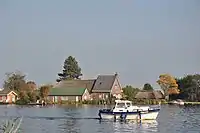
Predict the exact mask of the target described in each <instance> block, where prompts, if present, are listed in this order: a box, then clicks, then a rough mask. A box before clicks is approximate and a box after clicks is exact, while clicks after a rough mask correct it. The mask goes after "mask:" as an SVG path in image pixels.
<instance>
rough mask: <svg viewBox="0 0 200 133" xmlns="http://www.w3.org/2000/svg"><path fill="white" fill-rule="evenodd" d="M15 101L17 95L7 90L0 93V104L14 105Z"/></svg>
mask: <svg viewBox="0 0 200 133" xmlns="http://www.w3.org/2000/svg"><path fill="white" fill-rule="evenodd" d="M16 100H17V93H15V92H14V91H12V90H9V89H3V90H2V91H0V102H2V103H15V102H16Z"/></svg>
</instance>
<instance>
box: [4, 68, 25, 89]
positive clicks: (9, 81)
mask: <svg viewBox="0 0 200 133" xmlns="http://www.w3.org/2000/svg"><path fill="white" fill-rule="evenodd" d="M25 77H26V75H24V74H22V73H21V72H20V71H16V72H11V73H6V80H5V81H4V84H3V87H4V89H10V90H14V91H16V92H19V91H25V90H27V88H28V87H27V84H26V80H25Z"/></svg>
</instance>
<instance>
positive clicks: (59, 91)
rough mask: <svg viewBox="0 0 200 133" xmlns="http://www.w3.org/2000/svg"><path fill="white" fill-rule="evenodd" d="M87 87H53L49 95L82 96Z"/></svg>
mask: <svg viewBox="0 0 200 133" xmlns="http://www.w3.org/2000/svg"><path fill="white" fill-rule="evenodd" d="M85 89H86V88H67V89H66V88H51V89H50V90H49V96H82V95H83V93H84V92H85Z"/></svg>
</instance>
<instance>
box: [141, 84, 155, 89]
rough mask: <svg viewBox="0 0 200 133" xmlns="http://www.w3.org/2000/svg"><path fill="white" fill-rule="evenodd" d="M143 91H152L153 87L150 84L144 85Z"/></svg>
mask: <svg viewBox="0 0 200 133" xmlns="http://www.w3.org/2000/svg"><path fill="white" fill-rule="evenodd" d="M143 90H146V91H152V90H153V87H152V86H151V84H149V83H146V84H144V87H143Z"/></svg>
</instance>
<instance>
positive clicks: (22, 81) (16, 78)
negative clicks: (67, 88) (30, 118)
mask: <svg viewBox="0 0 200 133" xmlns="http://www.w3.org/2000/svg"><path fill="white" fill-rule="evenodd" d="M3 87H4V89H9V90H13V91H14V92H16V93H17V94H18V100H17V101H16V103H17V104H28V103H31V102H36V100H42V99H45V98H46V97H47V95H48V90H49V88H50V87H51V85H45V86H41V87H40V88H38V87H37V85H36V83H35V82H34V81H26V75H24V74H23V73H21V72H19V71H16V72H12V73H6V79H5V81H4V84H3Z"/></svg>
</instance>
